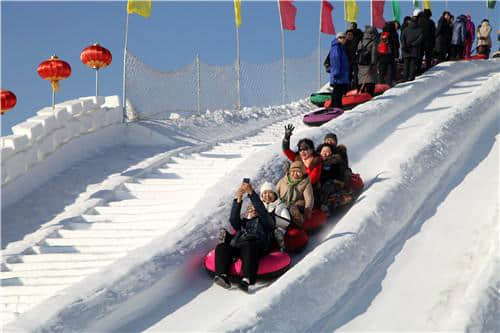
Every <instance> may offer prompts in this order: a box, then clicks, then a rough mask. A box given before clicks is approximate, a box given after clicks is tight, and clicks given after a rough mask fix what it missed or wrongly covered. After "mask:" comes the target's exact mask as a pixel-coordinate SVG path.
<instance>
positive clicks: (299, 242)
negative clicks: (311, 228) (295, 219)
mask: <svg viewBox="0 0 500 333" xmlns="http://www.w3.org/2000/svg"><path fill="white" fill-rule="evenodd" d="M308 241H309V236H307V233H306V232H305V231H304V230H302V229H298V228H293V227H292V228H289V229H288V230H287V231H286V234H285V247H286V250H287V251H288V252H299V251H300V250H302V249H303V248H304V247H306V245H307V242H308Z"/></svg>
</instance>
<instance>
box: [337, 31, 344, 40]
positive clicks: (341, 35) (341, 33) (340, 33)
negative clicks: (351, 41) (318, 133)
mask: <svg viewBox="0 0 500 333" xmlns="http://www.w3.org/2000/svg"><path fill="white" fill-rule="evenodd" d="M340 37H345V33H344V32H342V31H340V32H337V38H340Z"/></svg>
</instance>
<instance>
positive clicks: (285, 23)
mask: <svg viewBox="0 0 500 333" xmlns="http://www.w3.org/2000/svg"><path fill="white" fill-rule="evenodd" d="M292 2H293V0H279V3H280V15H281V25H282V27H283V29H285V30H295V15H297V8H295V6H294V5H293V3H292Z"/></svg>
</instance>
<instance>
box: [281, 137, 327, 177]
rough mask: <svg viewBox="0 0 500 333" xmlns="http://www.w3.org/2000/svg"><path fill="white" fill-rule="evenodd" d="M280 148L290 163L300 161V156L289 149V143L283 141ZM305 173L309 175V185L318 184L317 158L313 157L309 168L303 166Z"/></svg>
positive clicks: (318, 166)
mask: <svg viewBox="0 0 500 333" xmlns="http://www.w3.org/2000/svg"><path fill="white" fill-rule="evenodd" d="M281 147H282V149H283V153H284V154H285V155H286V157H288V159H289V160H290V161H292V162H294V161H300V160H301V159H300V155H299V154H298V153H296V152H294V151H292V150H291V149H290V141H288V140H286V139H283V141H282V144H281ZM305 168H306V172H307V174H308V175H309V179H310V181H311V184H313V185H314V184H316V183H317V182H319V178H320V176H321V158H320V157H319V156H314V158H313V160H312V162H311V163H310V164H309V166H305Z"/></svg>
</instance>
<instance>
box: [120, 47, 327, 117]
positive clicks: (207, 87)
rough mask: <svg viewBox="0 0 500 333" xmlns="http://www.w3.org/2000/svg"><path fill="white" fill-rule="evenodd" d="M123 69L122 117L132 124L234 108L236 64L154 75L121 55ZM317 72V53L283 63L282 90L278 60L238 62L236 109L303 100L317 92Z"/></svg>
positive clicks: (201, 64) (200, 63)
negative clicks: (135, 120) (124, 102)
mask: <svg viewBox="0 0 500 333" xmlns="http://www.w3.org/2000/svg"><path fill="white" fill-rule="evenodd" d="M327 54H328V51H327V50H323V51H322V52H321V58H320V61H321V67H320V68H321V70H320V72H321V85H323V84H324V83H326V82H328V79H329V78H328V74H327V73H325V71H324V68H323V61H324V57H326V55H327ZM126 66H127V76H126V89H127V109H128V110H127V111H128V112H127V114H129V115H131V114H133V117H134V118H139V119H154V118H161V117H165V116H168V114H169V113H170V112H176V113H180V114H183V115H189V114H192V113H196V112H205V111H206V110H207V109H208V110H215V109H228V110H234V109H236V108H237V106H238V93H237V77H238V76H237V65H236V63H235V64H230V65H223V66H221V65H209V64H205V63H204V62H203V61H200V60H198V59H197V60H195V61H194V62H193V63H192V64H189V65H186V66H184V67H183V68H181V69H177V70H175V71H158V70H155V69H154V68H152V67H150V66H148V65H146V64H144V63H143V62H142V61H141V60H139V59H138V58H137V57H136V56H134V55H133V54H131V53H130V52H127V58H126ZM318 68H319V66H318V49H317V50H315V51H314V52H313V53H312V54H311V55H310V56H308V57H305V58H295V59H293V58H287V59H286V85H285V86H284V87H283V70H282V61H281V60H277V61H274V62H272V63H269V64H250V63H247V62H244V61H242V62H241V63H240V103H241V107H244V106H270V105H279V104H282V102H283V101H284V102H285V103H289V102H291V101H294V100H298V99H302V98H305V97H307V96H309V95H310V94H311V93H312V92H315V91H317V90H318V85H319V82H318ZM129 117H130V116H129ZM131 118H132V117H131Z"/></svg>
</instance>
